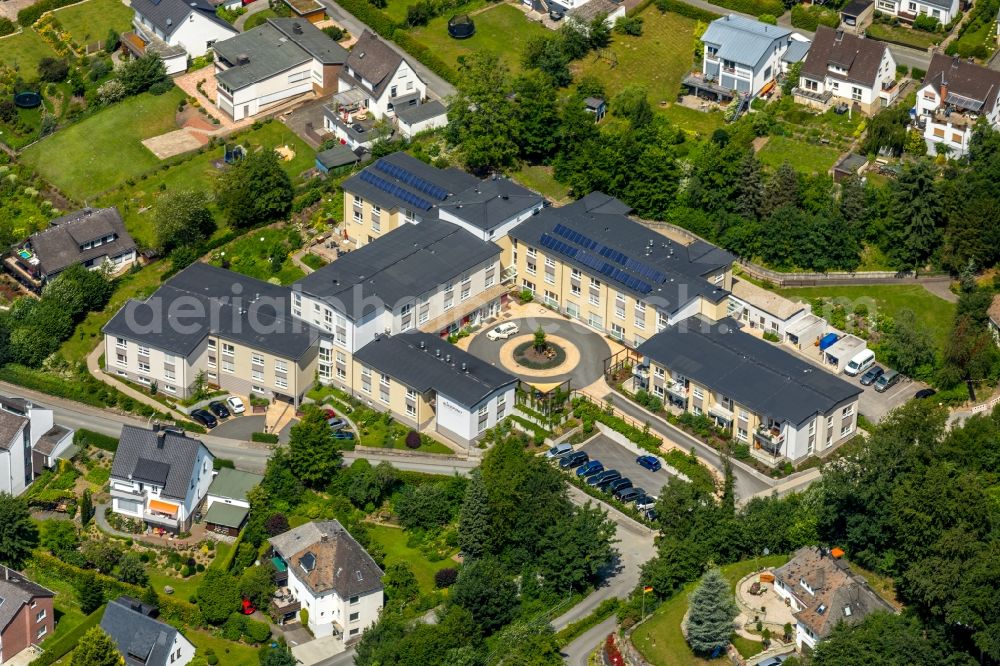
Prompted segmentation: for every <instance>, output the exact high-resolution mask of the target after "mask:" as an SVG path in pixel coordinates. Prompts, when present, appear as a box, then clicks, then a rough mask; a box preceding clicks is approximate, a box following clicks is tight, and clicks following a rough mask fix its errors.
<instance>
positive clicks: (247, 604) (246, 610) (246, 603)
mask: <svg viewBox="0 0 1000 666" xmlns="http://www.w3.org/2000/svg"><path fill="white" fill-rule="evenodd" d="M240 612H241V613H243V614H244V615H253V614H254V613H256V612H257V607H256V606H254V605H253V602H252V601H250V600H249V599H247V598H246V597H243V602H242V603H241V604H240Z"/></svg>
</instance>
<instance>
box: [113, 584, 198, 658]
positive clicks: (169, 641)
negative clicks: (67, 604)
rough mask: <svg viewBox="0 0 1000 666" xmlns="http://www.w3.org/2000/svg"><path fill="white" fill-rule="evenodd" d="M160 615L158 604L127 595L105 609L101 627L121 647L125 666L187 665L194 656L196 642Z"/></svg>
mask: <svg viewBox="0 0 1000 666" xmlns="http://www.w3.org/2000/svg"><path fill="white" fill-rule="evenodd" d="M158 614H159V612H158V611H157V609H156V607H154V606H149V605H147V604H144V603H142V602H141V601H139V600H138V599H135V598H133V597H128V596H121V597H118V598H117V599H115V600H114V601H111V602H109V603H108V605H107V606H106V607H105V608H104V615H103V616H101V629H103V630H104V632H105V633H106V634H107V635H108V636H110V637H111V640H112V641H114V643H115V645H116V646H117V647H118V653H119V654H121V656H122V660H123V662H124V666H184V665H185V664H187V663H190V662H191V660H192V659H194V653H195V647H194V644H193V643H192V642H191V641H189V640H188V639H187V638H185V637H184V634H182V633H181V632H180V631H179V630H177V629H175V628H174V627H172V626H170V625H169V624H167V623H166V622H161V621H159V620H157V619H156V617H157V615H158Z"/></svg>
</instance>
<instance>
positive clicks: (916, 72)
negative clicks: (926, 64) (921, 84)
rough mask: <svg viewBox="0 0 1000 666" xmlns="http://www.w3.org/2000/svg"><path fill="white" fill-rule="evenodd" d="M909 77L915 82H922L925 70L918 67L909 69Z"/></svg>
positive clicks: (925, 73)
mask: <svg viewBox="0 0 1000 666" xmlns="http://www.w3.org/2000/svg"><path fill="white" fill-rule="evenodd" d="M910 76H911V77H912V78H913V79H914V80H915V81H923V80H924V77H925V76H927V70H925V69H920V68H919V67H913V68H912V69H910Z"/></svg>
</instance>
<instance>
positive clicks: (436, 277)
mask: <svg viewBox="0 0 1000 666" xmlns="http://www.w3.org/2000/svg"><path fill="white" fill-rule="evenodd" d="M499 254H500V248H499V247H498V246H497V245H495V244H494V243H491V242H489V241H484V240H480V239H479V238H476V237H475V236H473V235H472V234H471V233H469V232H468V231H466V230H465V229H462V228H461V227H459V226H458V225H455V224H451V223H448V222H442V221H440V220H427V221H424V222H421V223H420V224H404V225H402V226H400V227H399V228H398V229H394V230H393V231H392V233H389V234H386V235H384V236H381V237H379V238H376V239H375V240H374V241H372V242H371V243H368V244H367V245H363V246H362V247H360V248H358V249H357V250H354V251H353V252H349V253H347V254H345V255H344V256H342V257H340V258H339V259H337V260H336V261H334V262H331V263H329V264H327V265H326V266H324V267H322V268H320V269H319V270H317V271H315V272H313V273H310V274H309V275H307V276H305V277H304V278H302V279H301V280H299V281H298V282H296V283H295V285H293V289H295V288H298V289H301V290H302V291H303V292H305V293H307V294H310V295H312V296H315V297H317V298H321V299H323V300H325V301H327V302H328V303H330V304H331V305H334V306H335V307H336V309H337V310H339V311H340V312H343V313H344V314H345V315H347V316H348V317H350V318H351V319H354V320H355V321H357V320H358V319H361V318H362V317H363V316H364V315H367V314H368V313H369V312H371V311H372V307H373V306H372V304H371V302H368V301H369V299H379V300H381V301H382V302H383V303H385V305H386V307H389V308H395V307H397V306H398V305H399V304H400V303H401V302H403V301H406V300H412V299H415V298H417V297H419V296H421V295H423V294H425V293H427V292H428V291H431V290H432V289H434V288H435V287H437V286H438V285H440V284H443V283H445V282H448V281H449V280H453V279H455V278H457V277H458V276H460V275H461V274H462V273H464V272H465V271H467V270H469V269H471V268H473V267H475V266H478V265H479V264H481V263H483V262H484V261H486V260H488V259H490V258H492V257H497V256H498V255H499ZM363 306H367V307H363Z"/></svg>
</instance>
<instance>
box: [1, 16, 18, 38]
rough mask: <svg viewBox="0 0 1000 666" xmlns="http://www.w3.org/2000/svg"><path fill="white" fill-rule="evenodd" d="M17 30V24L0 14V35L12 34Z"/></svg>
mask: <svg viewBox="0 0 1000 666" xmlns="http://www.w3.org/2000/svg"><path fill="white" fill-rule="evenodd" d="M16 31H17V26H16V25H14V22H13V21H11V20H10V19H9V18H6V17H4V16H0V37H4V36H5V35H12V34H14V32H16Z"/></svg>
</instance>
